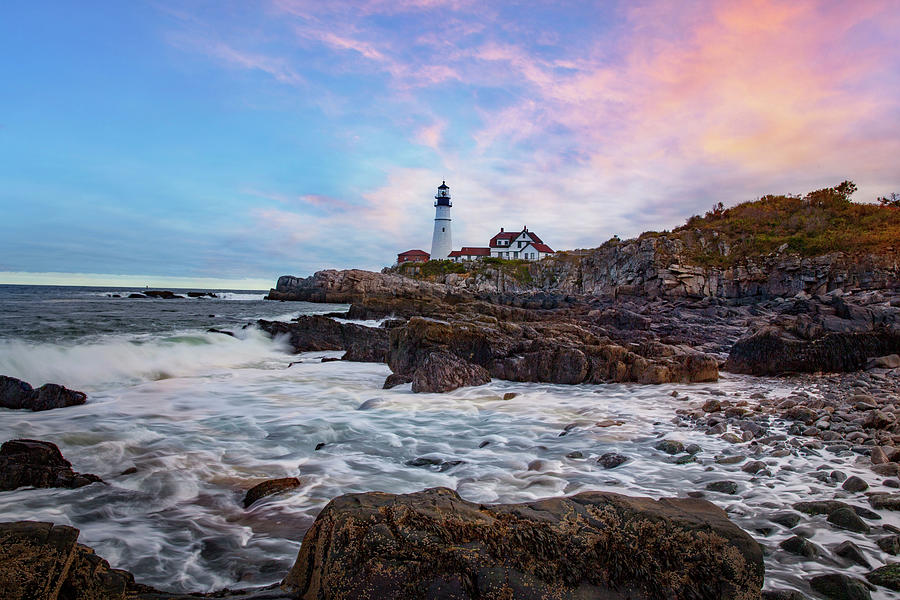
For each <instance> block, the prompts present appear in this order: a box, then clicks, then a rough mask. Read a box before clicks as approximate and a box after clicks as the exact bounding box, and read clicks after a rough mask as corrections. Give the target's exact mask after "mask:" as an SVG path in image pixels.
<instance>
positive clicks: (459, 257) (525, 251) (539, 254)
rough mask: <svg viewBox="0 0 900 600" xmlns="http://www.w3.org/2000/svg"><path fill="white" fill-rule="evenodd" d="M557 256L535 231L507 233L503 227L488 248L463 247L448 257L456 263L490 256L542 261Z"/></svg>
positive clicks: (525, 229)
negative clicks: (553, 255)
mask: <svg viewBox="0 0 900 600" xmlns="http://www.w3.org/2000/svg"><path fill="white" fill-rule="evenodd" d="M551 254H555V252H554V251H553V249H552V248H551V247H550V246H548V245H547V244H545V243H544V242H543V241H542V240H541V238H540V237H538V235H537V234H536V233H534V232H533V231H528V228H527V227H523V228H522V231H506V230H504V229H503V228H502V227H501V228H500V233H498V234H497V235H495V236H494V237H492V238H491V241H490V242H489V243H488V247H487V248H479V247H472V246H463V247H462V249H461V250H454V251H453V252H451V253H450V255H449V256H448V257H447V258H449V259H450V260H452V261H455V262H462V261H464V260H479V259H482V258H485V257H488V256H493V257H494V258H503V259H507V260H541V259H543V258H547V257H548V256H550V255H551Z"/></svg>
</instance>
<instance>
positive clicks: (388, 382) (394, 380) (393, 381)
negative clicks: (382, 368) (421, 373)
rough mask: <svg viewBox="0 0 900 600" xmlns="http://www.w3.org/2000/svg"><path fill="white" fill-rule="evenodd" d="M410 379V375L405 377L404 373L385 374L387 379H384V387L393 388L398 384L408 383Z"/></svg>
mask: <svg viewBox="0 0 900 600" xmlns="http://www.w3.org/2000/svg"><path fill="white" fill-rule="evenodd" d="M411 381H412V377H406V376H404V375H398V374H397V373H391V374H390V375H388V376H387V379H385V380H384V386H382V387H383V388H384V389H386V390H389V389H391V388H395V387H397V386H398V385H403V384H405V383H410V382H411Z"/></svg>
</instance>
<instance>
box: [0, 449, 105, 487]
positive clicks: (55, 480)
mask: <svg viewBox="0 0 900 600" xmlns="http://www.w3.org/2000/svg"><path fill="white" fill-rule="evenodd" d="M98 481H102V480H101V479H100V478H99V477H97V476H96V475H91V474H89V473H76V472H75V471H73V470H72V463H70V462H69V461H67V460H66V459H65V458H63V455H62V452H60V451H59V448H57V446H56V444H53V443H51V442H43V441H40V440H10V441H8V442H4V443H3V445H2V446H0V491H8V490H14V489H16V488H20V487H36V488H51V487H61V488H77V487H82V486H85V485H89V484H91V483H95V482H98Z"/></svg>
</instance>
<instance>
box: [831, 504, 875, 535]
mask: <svg viewBox="0 0 900 600" xmlns="http://www.w3.org/2000/svg"><path fill="white" fill-rule="evenodd" d="M827 521H828V522H829V523H831V524H832V525H834V526H835V527H839V528H840V529H847V530H849V531H855V532H857V533H869V531H870V528H869V526H868V525H866V523H865V521H863V520H862V519H860V518H859V515H858V514H856V512H855V511H854V510H853V509H852V508H850V507H849V506H846V507H841V508H838V509H836V510H833V511H831V512H830V513H828V518H827Z"/></svg>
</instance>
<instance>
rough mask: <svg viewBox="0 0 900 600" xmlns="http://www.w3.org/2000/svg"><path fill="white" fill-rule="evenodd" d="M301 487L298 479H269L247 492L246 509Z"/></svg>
mask: <svg viewBox="0 0 900 600" xmlns="http://www.w3.org/2000/svg"><path fill="white" fill-rule="evenodd" d="M298 487H300V480H299V479H297V478H296V477H282V478H281V479H268V480H266V481H263V482H262V483H258V484H256V485H254V486H253V487H252V488H250V489H249V490H247V493H246V494H245V495H244V508H249V507H250V505H251V504H253V503H254V502H256V501H257V500H260V499H261V498H265V497H266V496H272V495H274V494H280V493H281V492H285V491H287V490H292V489H294V488H298Z"/></svg>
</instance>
